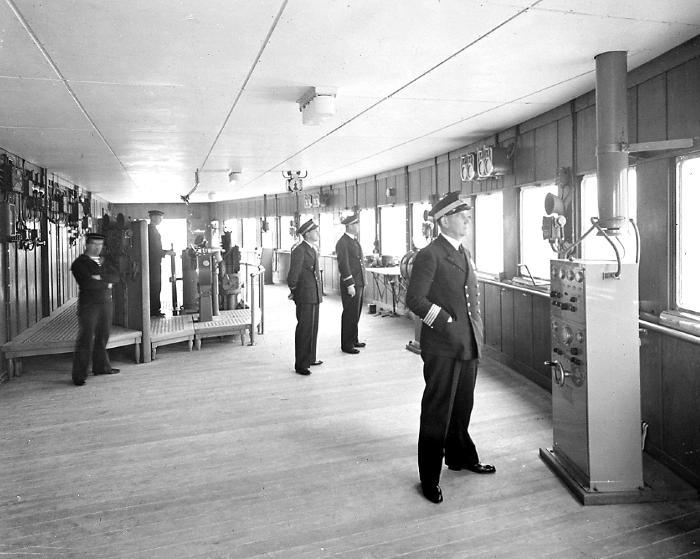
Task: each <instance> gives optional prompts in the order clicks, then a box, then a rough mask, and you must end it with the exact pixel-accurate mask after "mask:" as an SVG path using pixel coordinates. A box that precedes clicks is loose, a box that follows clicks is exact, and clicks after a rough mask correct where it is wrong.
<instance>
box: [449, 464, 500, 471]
mask: <svg viewBox="0 0 700 559" xmlns="http://www.w3.org/2000/svg"><path fill="white" fill-rule="evenodd" d="M447 467H448V468H449V469H450V470H455V471H459V470H469V471H470V472H474V473H475V474H495V473H496V468H495V466H492V465H491V464H482V463H480V462H477V463H476V464H470V465H468V466H465V465H462V466H455V465H449V464H448V466H447Z"/></svg>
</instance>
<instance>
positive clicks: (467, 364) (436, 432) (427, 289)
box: [406, 192, 496, 503]
mask: <svg viewBox="0 0 700 559" xmlns="http://www.w3.org/2000/svg"><path fill="white" fill-rule="evenodd" d="M469 209H471V208H470V206H469V204H467V203H466V202H465V201H463V200H461V199H460V198H459V193H457V192H451V193H450V194H447V195H446V196H445V197H444V198H442V199H441V200H440V201H438V202H437V203H436V204H435V206H434V207H433V208H432V210H431V211H430V215H431V216H432V218H433V220H434V221H435V222H436V223H437V224H438V226H439V227H440V235H439V236H438V238H437V239H435V240H433V242H431V243H430V244H429V245H428V246H427V247H425V248H424V249H422V250H421V251H420V252H418V254H417V255H416V257H415V260H414V262H413V269H412V271H411V277H410V280H409V285H408V290H407V293H406V303H407V305H408V307H409V308H410V309H411V311H413V313H415V314H416V315H417V316H418V317H420V318H421V319H422V321H423V326H422V328H421V334H420V347H421V357H422V358H423V377H424V378H425V391H424V392H423V399H422V402H421V417H420V433H419V436H418V470H419V473H420V481H421V487H422V490H423V495H425V497H426V498H427V499H428V500H430V501H432V502H434V503H440V502H442V490H441V489H440V485H439V482H440V470H441V469H442V458H443V455H444V457H445V463H446V464H447V466H448V467H449V468H450V469H451V470H462V469H465V470H470V471H472V472H475V473H479V474H490V473H494V472H495V471H496V468H494V467H493V466H491V465H489V464H481V463H480V462H479V455H478V453H477V451H476V447H475V445H474V442H473V441H472V439H471V437H470V435H469V420H470V417H471V412H472V408H473V405H474V386H475V384H476V372H477V364H478V359H479V357H480V355H481V346H482V344H483V339H484V336H483V331H484V328H483V321H482V318H481V310H480V308H479V298H478V296H479V292H478V284H477V280H476V273H475V269H474V264H473V262H472V260H471V256H470V254H469V252H468V251H467V250H466V249H465V248H464V247H463V246H462V244H461V243H462V239H463V238H464V237H465V235H466V234H467V227H468V224H469V219H470V216H469V214H468V213H467V211H468V210H469Z"/></svg>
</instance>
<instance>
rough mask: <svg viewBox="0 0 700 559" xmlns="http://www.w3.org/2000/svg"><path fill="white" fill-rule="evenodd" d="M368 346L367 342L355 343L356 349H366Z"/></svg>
mask: <svg viewBox="0 0 700 559" xmlns="http://www.w3.org/2000/svg"><path fill="white" fill-rule="evenodd" d="M366 345H367V344H366V343H365V342H355V347H365V346H366Z"/></svg>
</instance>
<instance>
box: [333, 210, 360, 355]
mask: <svg viewBox="0 0 700 559" xmlns="http://www.w3.org/2000/svg"><path fill="white" fill-rule="evenodd" d="M341 223H342V224H343V225H345V233H344V234H343V236H342V237H340V239H338V242H337V243H336V245H335V254H336V257H337V259H338V273H339V275H340V299H341V301H342V302H343V315H342V317H341V322H340V349H341V350H342V351H343V352H344V353H360V350H358V349H357V348H358V347H365V345H366V344H365V343H364V342H360V341H359V340H358V338H357V324H358V322H359V321H360V314H361V313H362V295H363V292H364V289H365V276H364V263H363V256H362V247H361V246H360V243H359V241H358V240H357V234H358V232H359V231H360V217H359V216H358V215H357V214H353V215H350V216H348V217H346V218H345V219H343V220H342V221H341Z"/></svg>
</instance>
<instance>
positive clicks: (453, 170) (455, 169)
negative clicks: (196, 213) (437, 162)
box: [448, 154, 472, 194]
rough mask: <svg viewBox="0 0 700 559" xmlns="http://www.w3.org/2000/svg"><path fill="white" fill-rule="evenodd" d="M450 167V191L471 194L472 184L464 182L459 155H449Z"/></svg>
mask: <svg viewBox="0 0 700 559" xmlns="http://www.w3.org/2000/svg"><path fill="white" fill-rule="evenodd" d="M448 167H449V168H448V173H449V182H450V185H449V186H450V191H455V190H456V191H458V192H462V193H463V194H471V192H472V191H471V185H467V184H466V183H463V182H462V176H461V165H460V159H459V155H453V154H450V155H449V159H448Z"/></svg>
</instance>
